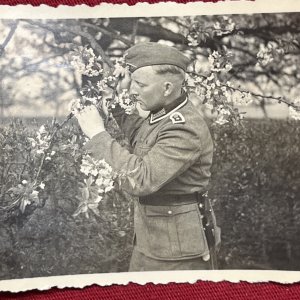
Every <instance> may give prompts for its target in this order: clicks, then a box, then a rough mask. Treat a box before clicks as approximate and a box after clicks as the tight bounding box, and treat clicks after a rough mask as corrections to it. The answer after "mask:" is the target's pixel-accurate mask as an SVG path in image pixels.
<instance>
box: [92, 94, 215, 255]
mask: <svg viewBox="0 0 300 300" xmlns="http://www.w3.org/2000/svg"><path fill="white" fill-rule="evenodd" d="M113 115H114V118H115V119H116V121H117V123H118V124H119V126H120V128H121V129H122V130H123V131H124V133H125V135H126V136H127V138H128V140H129V142H130V145H131V146H132V151H128V150H127V149H125V148H123V147H121V146H120V144H119V143H118V142H117V141H116V140H115V139H113V138H112V137H111V136H110V135H109V134H108V133H107V132H106V131H104V132H101V133H99V134H97V135H96V136H94V137H93V138H92V139H91V140H90V141H89V142H88V143H87V144H86V149H87V150H88V152H89V153H90V154H91V155H92V156H93V157H95V158H98V159H105V161H106V162H107V163H109V164H110V165H111V166H112V168H113V169H114V170H115V171H117V172H118V171H119V172H126V173H127V174H128V176H129V178H130V179H128V180H127V181H126V182H124V184H123V186H122V188H123V189H124V190H126V191H127V192H128V193H130V194H132V195H136V196H138V197H139V201H136V203H135V212H134V231H135V250H137V251H139V252H140V253H142V254H143V255H145V256H147V257H149V258H151V259H155V260H165V261H166V260H167V261H176V260H188V259H192V258H196V257H201V256H204V255H206V254H208V253H209V249H208V246H207V241H206V239H205V234H204V230H203V226H202V222H201V217H202V216H201V215H200V212H199V209H198V204H197V203H196V198H194V196H193V195H194V193H195V192H201V191H204V190H205V188H206V186H207V184H208V181H209V178H210V167H211V164H212V154H213V143H212V139H211V135H210V132H209V130H208V127H207V125H206V123H205V121H204V120H203V118H202V116H201V115H200V114H199V113H198V111H197V109H196V108H195V107H194V106H193V104H192V103H191V102H190V101H189V100H188V98H187V96H186V95H185V94H183V95H182V96H181V97H180V98H178V99H176V100H174V102H173V103H172V104H170V105H169V106H166V107H163V108H162V109H161V110H159V111H157V112H153V113H150V115H149V116H148V118H147V119H143V118H141V117H140V116H139V115H138V114H137V113H136V114H132V115H127V114H125V113H124V111H123V110H121V109H120V108H117V109H115V110H114V111H113ZM186 195H188V197H186ZM145 200H146V201H145Z"/></svg>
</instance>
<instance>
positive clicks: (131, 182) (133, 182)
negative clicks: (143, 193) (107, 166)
mask: <svg viewBox="0 0 300 300" xmlns="http://www.w3.org/2000/svg"><path fill="white" fill-rule="evenodd" d="M127 178H128V181H129V183H130V185H131V186H132V188H133V189H134V188H135V187H136V183H135V181H134V179H133V178H132V177H130V176H128V177H127Z"/></svg>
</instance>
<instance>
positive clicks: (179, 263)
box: [129, 247, 211, 272]
mask: <svg viewBox="0 0 300 300" xmlns="http://www.w3.org/2000/svg"><path fill="white" fill-rule="evenodd" d="M175 270H211V263H210V261H204V260H203V259H202V257H197V258H191V259H184V260H158V259H154V258H151V257H148V256H146V255H144V254H143V253H141V252H139V251H138V250H136V248H135V247H134V248H133V252H132V256H131V260H130V266H129V272H142V271H175Z"/></svg>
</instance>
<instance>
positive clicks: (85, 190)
mask: <svg viewBox="0 0 300 300" xmlns="http://www.w3.org/2000/svg"><path fill="white" fill-rule="evenodd" d="M81 194H82V198H83V200H84V201H88V199H89V197H90V192H89V189H88V188H87V187H85V188H83V189H82V190H81Z"/></svg>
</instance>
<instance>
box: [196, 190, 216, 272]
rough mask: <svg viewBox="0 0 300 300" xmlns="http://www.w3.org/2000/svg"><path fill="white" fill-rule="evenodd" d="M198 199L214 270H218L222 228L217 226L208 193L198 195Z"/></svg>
mask: <svg viewBox="0 0 300 300" xmlns="http://www.w3.org/2000/svg"><path fill="white" fill-rule="evenodd" d="M196 198H197V202H198V206H199V210H200V214H201V216H202V224H203V228H204V232H205V237H206V240H207V244H208V248H209V252H210V256H211V263H212V269H217V251H218V248H219V244H220V228H219V227H218V226H217V224H216V218H215V215H214V211H213V208H212V205H211V202H210V199H209V198H208V195H207V192H206V193H196Z"/></svg>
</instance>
